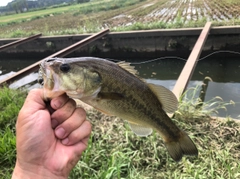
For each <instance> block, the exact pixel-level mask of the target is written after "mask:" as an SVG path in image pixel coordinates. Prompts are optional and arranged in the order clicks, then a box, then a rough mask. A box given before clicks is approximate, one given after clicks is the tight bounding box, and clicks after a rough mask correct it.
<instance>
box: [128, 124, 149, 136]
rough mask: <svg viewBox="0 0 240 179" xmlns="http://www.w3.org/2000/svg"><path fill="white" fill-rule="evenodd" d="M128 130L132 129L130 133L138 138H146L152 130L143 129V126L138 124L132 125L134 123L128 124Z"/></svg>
mask: <svg viewBox="0 0 240 179" xmlns="http://www.w3.org/2000/svg"><path fill="white" fill-rule="evenodd" d="M128 124H129V126H130V128H131V129H132V131H133V132H134V133H135V134H136V135H138V136H142V137H144V136H148V135H150V134H151V133H152V128H149V127H143V126H140V125H138V124H134V123H131V122H128Z"/></svg>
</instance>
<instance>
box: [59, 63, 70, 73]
mask: <svg viewBox="0 0 240 179" xmlns="http://www.w3.org/2000/svg"><path fill="white" fill-rule="evenodd" d="M70 69H71V67H70V66H69V65H68V64H66V63H64V64H62V65H61V66H60V70H61V71H62V72H64V73H67V72H69V70H70Z"/></svg>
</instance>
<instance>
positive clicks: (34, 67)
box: [0, 29, 110, 86]
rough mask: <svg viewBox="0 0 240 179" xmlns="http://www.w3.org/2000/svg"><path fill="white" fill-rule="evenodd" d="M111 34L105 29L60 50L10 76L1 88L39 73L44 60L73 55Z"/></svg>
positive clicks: (0, 84)
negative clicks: (85, 46)
mask: <svg viewBox="0 0 240 179" xmlns="http://www.w3.org/2000/svg"><path fill="white" fill-rule="evenodd" d="M109 32H110V30H109V29H105V30H103V31H101V32H98V33H96V34H93V35H91V36H89V37H87V38H85V39H83V40H81V41H79V42H77V43H75V44H73V45H71V46H68V47H66V48H64V49H63V50H60V51H58V52H56V53H54V54H52V55H50V56H48V57H46V58H44V59H42V60H40V61H38V62H36V63H34V64H32V65H30V66H28V67H26V68H24V69H22V70H20V71H18V72H17V73H16V74H14V75H12V76H10V77H9V78H6V79H4V80H2V81H0V86H3V85H9V84H11V83H12V82H13V81H16V80H18V79H20V78H22V77H24V76H26V75H28V74H30V73H32V72H35V71H37V70H38V68H39V64H40V63H41V62H42V61H44V60H46V59H48V58H53V57H64V56H66V55H68V54H70V53H72V52H73V51H75V50H76V49H78V48H80V47H82V46H84V45H86V44H89V43H91V42H93V41H95V40H97V39H99V38H101V37H103V36H104V35H106V34H108V33H109Z"/></svg>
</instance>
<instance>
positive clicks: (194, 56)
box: [172, 22, 211, 100]
mask: <svg viewBox="0 0 240 179" xmlns="http://www.w3.org/2000/svg"><path fill="white" fill-rule="evenodd" d="M210 29H211V22H207V23H206V24H205V26H204V28H203V30H202V32H201V34H200V36H199V37H198V40H197V42H196V43H195V45H194V47H193V50H192V52H191V54H190V56H189V57H188V60H187V62H186V64H185V66H184V67H183V70H182V72H181V74H180V75H179V77H178V80H177V82H176V84H175V86H174V88H173V90H172V91H173V93H174V94H175V95H176V97H177V99H178V100H179V99H180V97H181V95H182V94H183V92H184V91H185V89H186V87H187V85H188V82H189V80H190V79H191V77H192V74H193V72H194V70H195V67H196V65H197V61H198V59H199V56H200V54H201V52H202V48H203V46H204V44H205V42H206V40H207V37H208V34H209V31H210Z"/></svg>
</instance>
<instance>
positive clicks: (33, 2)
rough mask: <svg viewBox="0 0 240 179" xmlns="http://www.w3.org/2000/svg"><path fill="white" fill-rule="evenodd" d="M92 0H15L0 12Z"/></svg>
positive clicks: (17, 11)
mask: <svg viewBox="0 0 240 179" xmlns="http://www.w3.org/2000/svg"><path fill="white" fill-rule="evenodd" d="M89 1H90V0H13V1H12V2H9V3H8V4H7V6H5V7H1V8H0V12H12V11H14V12H16V13H22V12H26V11H29V10H30V9H41V8H45V7H49V6H54V5H59V4H63V5H64V4H73V3H83V2H89Z"/></svg>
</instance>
